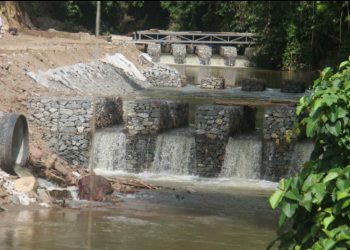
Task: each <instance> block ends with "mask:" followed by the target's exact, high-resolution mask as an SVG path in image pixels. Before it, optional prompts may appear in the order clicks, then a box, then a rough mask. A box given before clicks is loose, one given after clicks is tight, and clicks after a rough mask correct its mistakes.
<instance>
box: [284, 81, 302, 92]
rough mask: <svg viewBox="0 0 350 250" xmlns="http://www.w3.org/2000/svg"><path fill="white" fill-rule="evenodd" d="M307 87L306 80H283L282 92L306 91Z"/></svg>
mask: <svg viewBox="0 0 350 250" xmlns="http://www.w3.org/2000/svg"><path fill="white" fill-rule="evenodd" d="M305 88H306V83H305V81H302V80H283V81H282V85H281V92H284V93H304V92H305Z"/></svg>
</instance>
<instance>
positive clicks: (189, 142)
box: [150, 129, 195, 175]
mask: <svg viewBox="0 0 350 250" xmlns="http://www.w3.org/2000/svg"><path fill="white" fill-rule="evenodd" d="M194 165H195V140H194V137H193V135H192V134H191V133H190V131H189V130H184V129H177V130H174V131H171V132H167V133H163V134H160V135H158V137H157V141H156V149H155V154H154V160H153V164H152V166H151V169H150V171H151V172H154V173H166V174H174V175H188V174H191V169H192V167H193V166H194Z"/></svg>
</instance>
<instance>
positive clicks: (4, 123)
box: [0, 112, 29, 174]
mask: <svg viewBox="0 0 350 250" xmlns="http://www.w3.org/2000/svg"><path fill="white" fill-rule="evenodd" d="M28 138H29V137H28V124H27V120H26V118H25V117H24V116H23V115H18V114H13V113H2V112H0V168H1V169H2V170H4V171H5V172H7V173H9V174H15V170H14V167H15V166H16V165H19V166H24V165H25V164H26V163H27V160H28V156H29V142H28V140H29V139H28Z"/></svg>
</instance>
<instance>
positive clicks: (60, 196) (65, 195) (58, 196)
mask: <svg viewBox="0 0 350 250" xmlns="http://www.w3.org/2000/svg"><path fill="white" fill-rule="evenodd" d="M49 194H50V196H51V198H53V199H55V200H67V199H72V195H71V193H70V192H69V191H68V190H60V189H54V190H50V191H49Z"/></svg>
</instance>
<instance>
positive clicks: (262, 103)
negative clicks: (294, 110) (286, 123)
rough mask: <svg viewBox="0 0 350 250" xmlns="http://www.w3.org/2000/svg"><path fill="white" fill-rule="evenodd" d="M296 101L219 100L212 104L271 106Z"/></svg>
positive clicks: (292, 104) (295, 102)
mask: <svg viewBox="0 0 350 250" xmlns="http://www.w3.org/2000/svg"><path fill="white" fill-rule="evenodd" d="M297 103H298V101H297V100H295V101H294V100H249V99H248V100H244V99H237V100H220V101H215V102H214V104H220V105H240V106H249V107H271V106H277V105H280V106H295V105H296V104H297Z"/></svg>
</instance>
